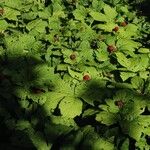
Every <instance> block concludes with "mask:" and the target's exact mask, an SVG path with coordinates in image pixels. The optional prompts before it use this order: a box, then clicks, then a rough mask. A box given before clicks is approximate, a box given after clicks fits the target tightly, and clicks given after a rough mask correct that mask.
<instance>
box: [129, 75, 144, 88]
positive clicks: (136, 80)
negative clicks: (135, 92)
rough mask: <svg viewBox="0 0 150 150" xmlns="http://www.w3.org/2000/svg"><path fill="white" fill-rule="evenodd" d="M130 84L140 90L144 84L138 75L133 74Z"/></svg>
mask: <svg viewBox="0 0 150 150" xmlns="http://www.w3.org/2000/svg"><path fill="white" fill-rule="evenodd" d="M131 84H132V86H133V88H135V89H140V90H142V89H143V86H144V81H143V79H141V78H140V77H138V76H135V77H133V78H132V79H131Z"/></svg>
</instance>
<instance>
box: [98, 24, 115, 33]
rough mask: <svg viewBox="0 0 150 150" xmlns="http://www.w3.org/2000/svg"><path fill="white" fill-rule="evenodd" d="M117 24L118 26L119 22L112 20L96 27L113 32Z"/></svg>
mask: <svg viewBox="0 0 150 150" xmlns="http://www.w3.org/2000/svg"><path fill="white" fill-rule="evenodd" d="M115 26H117V24H115V23H111V22H108V23H106V24H98V25H96V27H97V28H98V29H102V30H104V31H105V32H112V30H113V28H114V27H115Z"/></svg>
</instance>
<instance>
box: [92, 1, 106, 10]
mask: <svg viewBox="0 0 150 150" xmlns="http://www.w3.org/2000/svg"><path fill="white" fill-rule="evenodd" d="M104 5H105V3H104V2H103V1H99V0H93V1H92V8H94V9H95V10H96V11H100V10H102V9H103V7H104Z"/></svg>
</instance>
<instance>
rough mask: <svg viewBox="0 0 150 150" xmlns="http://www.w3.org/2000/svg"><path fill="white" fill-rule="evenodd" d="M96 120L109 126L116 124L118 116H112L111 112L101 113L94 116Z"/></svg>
mask: <svg viewBox="0 0 150 150" xmlns="http://www.w3.org/2000/svg"><path fill="white" fill-rule="evenodd" d="M96 120H97V121H98V122H101V123H102V124H105V125H107V126H110V125H113V124H115V123H117V121H118V116H117V114H113V113H111V112H106V111H101V112H100V113H98V114H97V115H96Z"/></svg>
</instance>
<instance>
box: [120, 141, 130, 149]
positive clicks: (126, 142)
mask: <svg viewBox="0 0 150 150" xmlns="http://www.w3.org/2000/svg"><path fill="white" fill-rule="evenodd" d="M128 149H129V139H126V140H125V141H124V142H123V144H122V145H121V150H128Z"/></svg>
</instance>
